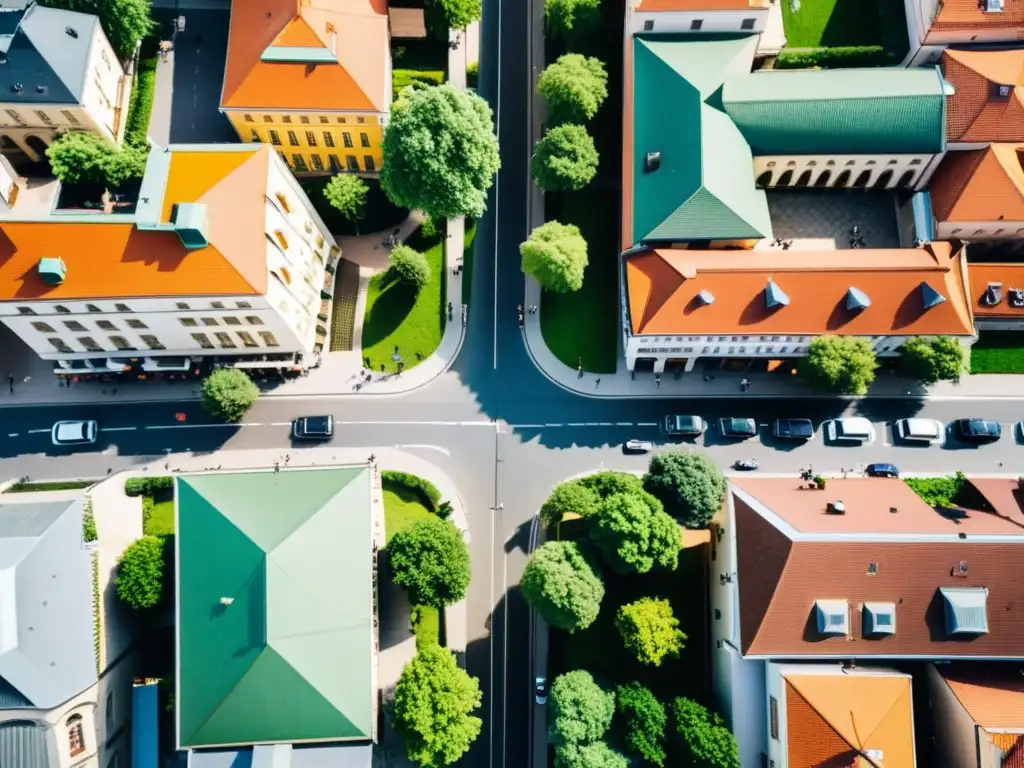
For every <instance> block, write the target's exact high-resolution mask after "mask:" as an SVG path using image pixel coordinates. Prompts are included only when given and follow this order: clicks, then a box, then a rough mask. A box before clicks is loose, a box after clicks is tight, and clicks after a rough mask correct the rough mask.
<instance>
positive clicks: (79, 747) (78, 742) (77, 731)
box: [64, 715, 85, 757]
mask: <svg viewBox="0 0 1024 768" xmlns="http://www.w3.org/2000/svg"><path fill="white" fill-rule="evenodd" d="M64 726H65V727H66V728H67V729H68V747H69V748H70V750H71V756H72V757H74V756H75V755H80V754H82V753H83V752H85V731H84V730H83V729H82V716H81V715H72V716H71V717H69V718H68V719H67V720H66V721H65V723H64Z"/></svg>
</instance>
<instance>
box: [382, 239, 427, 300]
mask: <svg viewBox="0 0 1024 768" xmlns="http://www.w3.org/2000/svg"><path fill="white" fill-rule="evenodd" d="M388 272H390V273H391V274H392V275H393V276H394V277H395V279H396V280H399V281H401V282H403V283H406V284H408V285H411V286H412V287H413V288H415V289H416V290H417V291H419V290H420V289H421V288H422V287H423V286H425V285H426V284H427V283H429V282H430V265H429V264H428V263H427V257H426V256H424V255H423V254H422V253H420V252H419V251H417V250H414V249H412V248H410V247H409V246H408V245H396V246H395V247H394V248H392V249H391V266H390V267H389V268H388Z"/></svg>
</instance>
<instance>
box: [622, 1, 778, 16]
mask: <svg viewBox="0 0 1024 768" xmlns="http://www.w3.org/2000/svg"><path fill="white" fill-rule="evenodd" d="M767 7H768V5H767V4H765V5H763V6H761V5H758V4H757V3H754V2H751V0H640V3H639V4H638V5H637V6H636V10H638V11H642V12H644V13H647V12H657V11H746V10H755V11H759V10H763V9H766V8H767Z"/></svg>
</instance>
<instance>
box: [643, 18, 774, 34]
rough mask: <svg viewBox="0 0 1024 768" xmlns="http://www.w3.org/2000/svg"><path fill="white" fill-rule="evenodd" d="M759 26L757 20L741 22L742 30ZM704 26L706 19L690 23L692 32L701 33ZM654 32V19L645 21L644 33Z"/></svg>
mask: <svg viewBox="0 0 1024 768" xmlns="http://www.w3.org/2000/svg"><path fill="white" fill-rule="evenodd" d="M756 24H757V19H744V20H743V21H741V22H740V29H743V30H751V29H753V28H754V26H755V25H756ZM703 26H704V19H694V20H693V21H691V22H690V31H691V32H699V31H700V30H701V28H702V27H703ZM653 31H654V19H647V20H645V21H644V32H653Z"/></svg>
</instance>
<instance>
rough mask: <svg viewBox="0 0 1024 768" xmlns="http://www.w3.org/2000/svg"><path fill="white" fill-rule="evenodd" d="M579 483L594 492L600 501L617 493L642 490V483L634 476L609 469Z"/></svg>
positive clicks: (588, 476) (584, 478) (582, 479)
mask: <svg viewBox="0 0 1024 768" xmlns="http://www.w3.org/2000/svg"><path fill="white" fill-rule="evenodd" d="M580 483H581V484H582V485H583V487H585V488H590V489H591V490H592V491H594V493H596V494H597V495H598V496H599V497H600V498H601V499H602V500H603V499H607V498H608V497H609V496H614V495H615V494H617V493H640V492H641V491H643V489H644V484H643V482H642V481H641V480H640V478H639V477H637V476H636V475H634V474H631V473H629V472H616V471H614V470H611V469H606V470H603V471H601V472H595V473H594V474H592V475H587V476H586V477H581V478H580Z"/></svg>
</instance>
